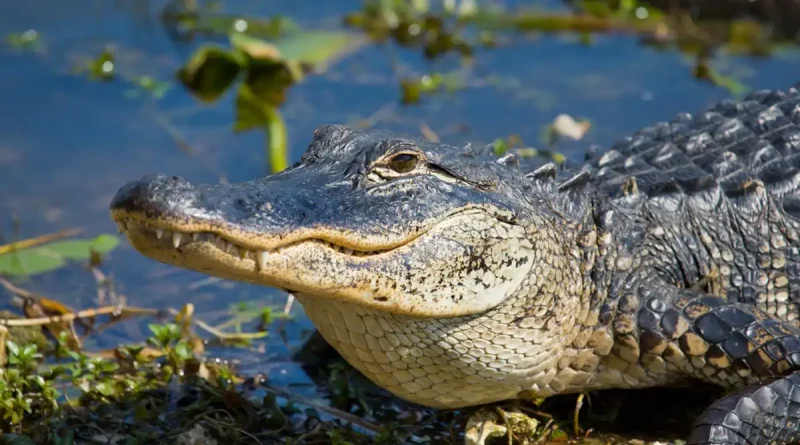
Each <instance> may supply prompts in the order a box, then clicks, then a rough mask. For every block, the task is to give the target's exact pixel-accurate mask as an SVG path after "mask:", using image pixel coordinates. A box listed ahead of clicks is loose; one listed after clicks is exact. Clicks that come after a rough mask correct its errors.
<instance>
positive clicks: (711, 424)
mask: <svg viewBox="0 0 800 445" xmlns="http://www.w3.org/2000/svg"><path fill="white" fill-rule="evenodd" d="M775 442H777V443H797V442H800V372H796V373H794V374H790V375H789V376H787V377H782V378H779V379H776V380H773V381H772V382H770V383H768V384H759V385H753V386H750V387H748V388H745V389H743V390H742V391H739V392H737V393H734V394H730V395H728V396H725V397H723V398H721V399H719V400H718V401H716V402H714V404H712V405H711V406H710V407H709V408H708V409H707V410H706V411H705V412H704V413H703V414H702V415H701V416H700V418H699V419H697V421H696V422H695V425H694V428H693V429H692V434H691V435H690V436H689V440H688V443H689V444H692V445H700V444H742V445H745V444H760V443H775Z"/></svg>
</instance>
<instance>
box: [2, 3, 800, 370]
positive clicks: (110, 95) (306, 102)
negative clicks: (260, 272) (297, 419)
mask: <svg viewBox="0 0 800 445" xmlns="http://www.w3.org/2000/svg"><path fill="white" fill-rule="evenodd" d="M515 3H517V4H523V3H524V2H515ZM530 3H535V2H530ZM544 4H545V5H549V6H553V7H561V6H560V4H558V3H556V2H545V3H544ZM163 5H164V2H161V1H150V2H148V1H121V0H118V1H114V2H101V1H90V0H75V1H71V2H62V1H56V0H34V1H28V2H5V3H4V4H3V5H2V6H0V11H2V13H0V33H2V34H6V33H12V32H13V33H18V32H22V31H25V30H27V29H35V30H37V32H39V33H40V34H41V36H42V38H43V42H44V45H45V50H44V52H42V53H35V52H31V51H18V50H14V49H11V48H8V47H3V48H2V49H0V66H2V70H0V104H2V106H3V111H2V113H0V115H2V118H0V234H2V235H3V237H4V239H5V241H10V240H11V238H13V237H14V236H15V234H14V233H13V224H12V215H15V216H16V217H17V218H18V219H19V222H20V228H19V233H18V234H16V236H17V237H18V238H29V237H34V236H37V235H41V234H44V233H51V232H56V231H58V230H61V229H67V228H73V227H80V228H82V229H83V230H84V233H85V234H86V235H95V234H99V233H104V232H109V233H115V231H116V228H115V226H114V225H113V224H112V222H111V221H110V219H109V217H108V211H107V208H108V203H109V201H110V199H111V197H112V196H113V194H114V193H115V192H116V190H117V188H118V187H119V186H120V185H122V184H123V183H124V182H125V181H127V180H129V179H133V178H135V177H137V176H139V175H141V174H145V173H155V172H162V173H169V174H174V175H180V176H184V177H186V178H188V179H189V180H191V181H218V180H219V179H220V178H221V177H224V178H226V179H227V180H229V181H242V180H248V179H252V178H254V177H258V176H260V175H263V174H264V172H265V167H264V151H263V135H262V134H261V133H258V132H252V133H246V134H243V135H236V134H233V133H232V132H231V131H230V128H231V124H232V121H233V106H232V98H231V97H227V98H225V99H223V100H221V101H219V102H217V103H215V104H213V105H202V104H200V103H198V102H197V101H196V100H195V99H194V98H193V97H191V96H190V95H189V94H188V93H187V92H185V91H184V90H183V89H181V88H180V87H178V86H177V85H175V86H173V88H172V89H171V90H170V91H169V92H168V93H167V95H166V96H165V97H163V98H161V99H155V98H149V97H146V96H142V95H140V96H139V97H135V98H131V97H130V94H129V93H130V89H131V87H130V86H129V85H127V84H125V83H124V82H118V81H115V82H109V83H105V82H100V81H96V80H91V79H89V78H88V76H87V75H86V74H75V73H73V72H72V67H73V66H74V65H75V64H76V62H77V61H79V60H81V59H83V58H92V57H96V56H97V55H98V54H99V52H100V51H102V49H103V48H104V47H105V46H106V45H113V46H114V47H115V48H116V50H117V54H118V63H119V64H120V66H121V67H124V70H125V71H128V72H134V73H138V74H147V75H152V76H154V77H156V78H159V79H163V80H167V81H171V80H172V79H173V78H174V77H173V76H174V71H175V70H176V69H177V68H178V67H179V66H180V65H181V64H182V63H183V62H184V61H185V60H186V58H187V57H188V56H189V55H190V54H191V52H192V50H193V48H194V46H193V45H191V44H179V43H176V42H173V41H171V40H170V39H169V38H168V37H167V35H166V33H165V32H164V29H163V28H162V26H161V24H160V22H159V14H160V10H161V8H162V7H163ZM223 5H224V10H225V11H226V12H229V13H238V14H242V15H245V16H260V17H269V16H271V15H276V14H281V15H287V16H290V17H292V18H293V19H294V20H296V21H298V22H299V23H300V24H301V25H303V26H307V27H327V28H330V27H335V26H336V25H337V23H339V22H340V17H341V15H342V14H343V13H345V12H348V11H353V10H356V9H357V8H359V7H360V5H361V2H359V1H356V0H348V1H338V2H320V1H318V0H295V1H292V2H282V1H277V0H272V1H258V2H256V1H229V2H223ZM717 61H718V63H719V64H720V65H721V66H723V68H724V70H725V72H726V73H729V74H733V75H735V76H736V77H737V78H739V79H740V80H741V81H742V82H744V83H745V84H746V85H748V86H749V87H750V88H782V87H787V86H789V85H791V84H793V83H794V82H796V81H798V80H800V78H798V75H797V73H800V59H798V53H797V52H796V51H794V50H793V49H791V48H789V49H787V50H785V51H783V52H782V53H781V54H780V55H779V56H777V57H772V58H765V59H754V58H747V57H734V56H726V55H724V54H723V55H721V56H720V57H719V58H718V59H717ZM455 66H456V65H455V63H454V60H452V59H450V58H445V60H442V61H437V62H425V61H424V60H423V58H422V57H421V56H420V55H419V52H418V51H414V50H405V49H399V48H396V47H393V46H391V45H389V46H383V47H367V48H365V49H363V50H361V51H359V52H357V53H356V54H354V55H352V56H349V57H347V58H346V59H344V60H342V61H340V62H338V63H337V64H335V65H334V66H333V67H332V68H331V69H330V70H329V72H328V73H327V74H325V75H322V76H312V77H309V78H308V79H307V80H306V81H305V82H304V83H302V84H301V85H298V86H296V87H295V88H293V89H292V91H291V93H290V95H289V99H288V101H287V103H286V105H285V107H284V109H283V113H284V117H285V119H286V122H287V125H288V130H289V136H290V144H291V145H290V146H291V159H290V161H295V160H297V159H298V158H299V157H300V156H301V155H302V152H303V150H304V149H305V146H306V144H307V142H308V141H309V140H310V138H311V134H312V131H313V130H314V128H316V127H317V126H319V125H321V124H325V123H353V122H356V121H357V120H359V119H364V118H367V117H371V116H372V117H374V116H379V117H378V118H377V121H376V122H375V126H376V127H381V128H386V129H389V130H392V131H395V132H397V133H401V134H406V135H411V136H414V137H418V136H420V125H421V124H423V123H424V124H426V125H427V126H428V127H430V128H431V129H432V130H433V131H435V132H437V133H438V134H440V136H441V137H442V139H443V140H445V141H447V142H450V143H464V142H467V141H474V142H477V143H486V142H488V141H491V140H493V139H494V138H496V137H503V136H507V135H510V134H516V135H519V136H520V137H522V139H523V140H525V141H527V142H528V143H529V144H531V145H539V143H540V142H539V141H540V135H541V133H542V127H543V126H544V125H546V124H548V123H549V122H551V121H552V120H553V118H555V116H556V115H558V114H559V113H568V114H571V115H574V116H579V117H582V118H586V119H589V120H591V121H592V124H593V129H592V130H591V132H590V133H589V134H588V135H587V137H586V138H585V139H584V140H582V141H580V142H579V143H575V142H573V143H565V144H562V145H559V146H557V147H556V149H558V150H561V151H563V152H564V153H565V154H566V155H567V156H568V157H570V158H574V159H577V160H579V159H581V157H582V150H584V149H585V148H586V147H587V146H589V145H590V144H601V145H608V144H610V143H611V142H613V141H614V140H615V139H617V138H619V137H621V136H624V135H625V134H626V133H628V132H631V131H633V130H636V129H637V128H639V127H642V126H644V125H647V124H651V123H654V122H656V121H659V120H664V119H669V118H671V117H672V116H673V115H674V114H675V113H677V112H681V111H699V110H701V109H702V108H703V107H705V106H706V105H708V104H710V103H712V102H713V101H715V100H718V99H721V98H725V97H730V95H731V93H730V92H729V91H728V90H726V89H724V88H720V87H716V86H713V85H711V84H709V83H703V82H698V81H697V80H695V79H693V78H692V76H691V61H690V59H689V58H687V57H686V56H683V55H681V54H679V53H678V52H676V51H671V50H667V51H662V52H659V51H655V50H654V49H652V48H647V47H644V46H642V45H641V44H640V43H639V42H638V41H637V40H636V39H635V38H632V37H629V36H623V35H619V36H598V37H595V38H594V39H593V41H592V43H591V44H584V43H581V42H579V41H578V39H576V38H572V37H569V38H568V37H563V36H539V37H537V38H532V37H520V38H517V39H515V40H513V41H512V42H511V43H510V44H507V45H504V46H503V47H501V48H497V49H491V50H479V51H478V53H477V57H476V59H475V66H474V68H473V71H472V75H471V76H470V79H471V82H470V83H471V84H472V86H470V87H469V88H466V89H464V90H461V91H458V92H455V93H452V94H443V95H439V96H436V97H434V98H430V99H426V100H425V101H423V103H422V104H420V105H416V106H409V107H402V106H400V105H398V100H399V88H398V83H397V79H398V78H399V77H401V76H404V75H414V74H423V73H426V72H430V71H436V70H442V71H447V70H449V69H452V68H454V67H455ZM497 76H499V77H500V78H502V79H505V81H506V83H512V84H515V85H519V86H517V87H513V88H503V87H499V86H497V85H495V84H493V83H492V82H490V81H489V80H490V79H492V78H494V77H497ZM456 128H458V129H459V130H458V131H456V130H455V129H456ZM176 139H177V140H183V141H185V143H186V145H188V146H189V147H191V149H192V153H187V152H186V151H185V150H182V149H181V148H180V147H179V144H178V143H177V142H176ZM102 270H103V271H104V272H105V273H107V274H109V275H112V276H113V277H114V279H115V281H116V285H117V288H118V291H119V292H120V293H121V294H123V295H124V296H125V297H126V298H127V302H128V304H130V305H136V306H148V307H163V306H173V307H179V306H181V305H182V304H184V303H185V302H192V303H194V304H195V306H196V307H197V313H198V316H200V317H201V318H203V319H204V320H206V321H208V322H210V323H212V324H213V323H215V322H219V321H221V320H224V319H226V317H228V316H229V314H228V310H229V308H230V307H231V305H233V304H235V303H238V302H249V303H250V304H251V305H254V306H259V305H274V306H276V307H279V308H282V306H283V304H284V302H285V298H286V296H285V294H283V293H281V292H279V291H276V290H272V289H265V288H259V287H255V286H248V285H242V284H233V283H224V282H219V281H213V280H212V281H209V280H207V277H205V276H203V275H200V274H197V273H193V272H188V271H181V270H177V269H175V268H171V267H169V266H164V265H161V264H157V263H155V262H153V261H151V260H148V259H145V258H143V257H141V256H140V255H138V254H137V253H135V252H134V251H133V250H132V249H131V248H130V247H129V246H127V244H125V243H123V244H122V245H121V246H120V248H118V249H117V250H115V251H114V252H113V253H112V254H111V255H110V256H109V258H108V260H107V262H106V263H105V264H104V265H103V267H102ZM20 285H21V286H23V287H26V288H29V289H32V290H35V291H37V292H40V293H42V294H44V295H46V296H48V297H50V298H54V299H57V300H59V301H62V302H65V303H68V304H71V305H74V306H76V307H90V306H96V305H97V304H98V302H96V301H95V298H96V293H95V282H94V279H93V278H92V276H91V275H90V274H89V273H88V272H87V271H85V270H84V269H82V268H81V267H80V266H79V265H72V266H70V267H66V268H63V269H61V270H58V271H56V272H53V273H48V274H43V275H37V276H35V277H33V278H32V279H31V280H30V281H22V282H21V283H20ZM293 314H294V318H293V319H291V320H287V321H282V322H278V323H276V324H275V326H274V327H273V335H272V336H271V337H270V338H269V339H268V340H267V341H265V342H263V344H262V345H261V346H262V350H263V352H262V353H259V354H253V353H251V352H247V353H242V352H241V351H238V350H217V351H214V353H215V354H217V355H220V356H223V357H232V358H236V359H238V360H240V361H241V363H242V368H243V369H244V370H245V371H253V372H255V371H262V372H266V373H269V374H271V375H273V376H274V378H276V379H279V380H277V381H276V383H280V379H282V378H285V381H286V382H289V381H292V382H303V381H305V380H306V378H305V377H304V375H303V374H302V372H301V371H300V370H299V368H298V367H297V365H295V364H293V363H291V362H290V360H289V357H290V354H291V352H293V351H294V350H296V349H297V348H298V347H299V346H300V344H301V340H302V338H304V335H305V334H304V333H307V332H308V331H309V330H310V329H311V328H312V327H311V325H310V323H309V322H308V320H307V319H306V318H305V316H304V315H303V313H302V308H301V307H299V306H297V305H295V306H294V309H293ZM145 323H146V321H144V320H142V321H133V322H130V323H126V324H124V325H121V326H118V327H116V328H114V329H113V330H109V331H107V332H105V333H104V334H103V335H102V336H101V337H100V338H98V339H96V340H93V341H96V342H97V343H96V344H94V346H97V347H100V346H108V345H114V344H116V343H118V342H120V341H130V340H131V339H138V338H140V336H141V334H142V332H144V331H143V329H144V325H145ZM281 333H283V334H284V335H280V334H281ZM90 346H92V344H90Z"/></svg>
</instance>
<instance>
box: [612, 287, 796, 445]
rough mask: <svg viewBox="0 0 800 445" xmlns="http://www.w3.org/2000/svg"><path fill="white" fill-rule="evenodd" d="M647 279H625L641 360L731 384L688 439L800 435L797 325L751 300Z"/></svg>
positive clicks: (792, 438) (751, 440)
mask: <svg viewBox="0 0 800 445" xmlns="http://www.w3.org/2000/svg"><path fill="white" fill-rule="evenodd" d="M652 282H653V280H650V283H648V284H646V285H642V283H647V281H646V280H635V282H632V283H631V282H629V283H628V286H626V288H627V290H630V291H633V292H632V294H634V295H637V296H638V298H639V302H640V303H639V304H638V305H636V306H635V309H634V310H635V311H636V314H635V316H636V321H637V323H636V324H637V325H638V328H639V341H638V343H639V345H638V346H639V350H640V358H639V360H640V361H641V363H642V364H643V366H644V367H645V368H646V367H647V364H648V363H653V361H661V363H665V364H667V367H668V368H670V369H673V370H675V371H678V372H682V373H687V374H690V375H692V376H694V377H696V378H698V379H701V380H704V381H707V382H711V383H714V384H718V385H721V386H724V387H728V388H731V389H732V390H733V391H734V392H733V393H731V394H729V395H727V396H725V397H723V398H722V399H720V400H718V401H717V402H715V403H714V404H712V405H711V406H710V407H709V408H708V409H707V410H706V411H705V412H704V413H703V414H702V415H701V416H700V418H699V419H698V420H697V421H696V423H695V425H694V427H693V430H692V433H691V436H690V438H689V441H688V443H690V444H761V443H792V442H795V443H796V442H800V329H798V328H797V327H795V326H794V325H792V324H790V323H788V322H785V321H783V320H781V319H779V318H776V317H774V316H772V315H770V314H768V313H766V312H764V311H762V310H759V309H757V308H755V307H753V306H750V305H746V304H742V303H737V302H732V301H729V300H727V299H725V298H724V297H718V296H713V295H710V294H707V293H704V292H699V291H697V290H693V289H684V288H677V287H674V286H672V285H669V284H666V283H662V284H663V285H664V286H663V287H660V288H659V287H653V285H652ZM634 289H636V290H634ZM620 309H621V310H622V309H624V305H620ZM622 312H624V310H623V311H622ZM619 315H621V314H618V317H617V320H619V318H620V317H619ZM630 315H634V314H630ZM617 322H618V321H617ZM615 327H616V326H615ZM617 331H618V332H617V336H619V335H620V334H619V329H617ZM618 338H619V337H618ZM621 340H622V339H621ZM628 344H630V342H628ZM662 360H663V361H662Z"/></svg>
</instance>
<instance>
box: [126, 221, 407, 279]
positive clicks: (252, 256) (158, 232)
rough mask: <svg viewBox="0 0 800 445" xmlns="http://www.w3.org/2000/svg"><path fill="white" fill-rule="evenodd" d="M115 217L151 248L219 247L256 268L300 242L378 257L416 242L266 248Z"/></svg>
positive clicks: (318, 242)
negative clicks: (252, 263)
mask: <svg viewBox="0 0 800 445" xmlns="http://www.w3.org/2000/svg"><path fill="white" fill-rule="evenodd" d="M114 220H115V221H116V223H117V227H118V229H119V231H120V233H123V234H125V235H126V236H127V237H128V238H135V239H139V240H145V242H146V243H148V244H149V246H147V247H148V248H155V249H158V250H165V249H170V248H172V249H175V250H178V249H181V248H187V247H191V246H192V245H205V246H213V247H214V248H216V249H217V250H219V251H221V252H223V253H225V254H227V255H230V256H232V257H235V258H238V259H240V260H248V259H249V260H253V262H254V263H255V267H256V271H261V270H264V269H266V266H267V262H268V261H269V258H270V256H271V255H275V254H281V253H283V251H284V250H286V249H288V248H291V247H294V246H298V245H300V244H314V245H315V246H316V247H322V248H324V249H327V250H330V251H333V252H335V253H338V254H340V255H344V256H347V257H352V258H354V259H357V258H366V257H375V256H378V255H381V254H384V253H388V252H391V251H393V250H395V249H397V248H398V247H401V246H403V245H406V244H407V243H408V242H411V241H413V239H412V240H409V241H407V242H404V243H402V244H400V245H398V246H392V247H389V248H385V249H374V248H370V247H366V248H359V247H353V245H352V244H351V245H350V247H346V246H344V245H341V244H338V243H337V242H335V241H332V240H328V239H325V238H316V237H307V238H300V239H296V240H292V241H290V242H288V243H286V244H281V245H276V246H272V247H270V248H262V247H254V246H253V245H251V244H244V243H243V242H241V241H240V240H238V239H233V238H232V237H229V236H226V235H223V234H220V233H219V232H216V231H209V230H193V229H192V228H177V227H175V226H174V225H169V228H165V227H167V225H166V224H165V225H164V226H161V225H156V224H154V223H152V222H142V221H139V220H137V219H134V218H131V217H126V216H120V215H115V216H114ZM140 245H141V242H140ZM367 249H370V250H367Z"/></svg>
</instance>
